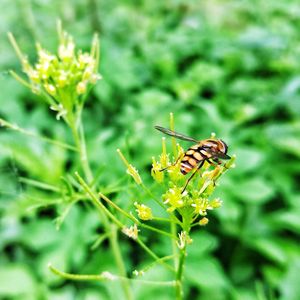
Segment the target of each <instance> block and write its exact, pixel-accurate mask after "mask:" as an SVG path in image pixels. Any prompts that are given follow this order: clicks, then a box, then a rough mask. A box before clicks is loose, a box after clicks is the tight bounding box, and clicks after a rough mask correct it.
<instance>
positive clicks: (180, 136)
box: [154, 126, 198, 143]
mask: <svg viewBox="0 0 300 300" xmlns="http://www.w3.org/2000/svg"><path fill="white" fill-rule="evenodd" d="M154 127H155V129H157V130H159V131H161V132H162V133H164V134H167V135H170V136H173V137H175V138H177V139H180V140H184V141H189V142H195V143H198V141H197V140H195V139H193V138H191V137H189V136H186V135H184V134H181V133H178V132H176V131H173V130H170V129H167V128H164V127H161V126H154Z"/></svg>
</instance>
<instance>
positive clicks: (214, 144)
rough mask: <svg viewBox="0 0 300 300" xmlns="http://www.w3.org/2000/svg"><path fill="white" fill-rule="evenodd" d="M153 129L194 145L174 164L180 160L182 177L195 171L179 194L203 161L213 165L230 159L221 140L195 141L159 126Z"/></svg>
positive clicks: (226, 148) (226, 147)
mask: <svg viewBox="0 0 300 300" xmlns="http://www.w3.org/2000/svg"><path fill="white" fill-rule="evenodd" d="M155 129H157V130H159V131H161V132H162V133H164V134H167V135H170V136H173V137H175V138H178V139H180V140H184V141H188V142H193V143H195V144H194V145H193V146H191V147H190V148H189V149H188V150H187V151H186V152H185V153H184V155H183V157H182V156H180V157H178V159H177V160H176V162H175V164H174V165H176V164H177V162H178V160H179V159H180V158H181V161H180V172H181V173H182V174H183V175H186V174H187V173H189V172H191V171H192V170H193V169H195V171H194V172H193V173H192V175H191V176H190V177H189V178H188V180H187V181H186V183H185V185H184V188H183V190H182V192H181V193H183V192H184V191H185V189H186V187H187V185H188V184H189V182H190V181H191V179H192V178H193V176H194V175H195V174H196V173H197V171H198V170H199V169H200V168H201V167H202V166H203V164H204V162H205V161H207V162H209V163H210V164H212V165H213V164H214V163H217V164H221V161H220V159H230V158H231V157H230V156H229V155H227V150H228V146H227V145H226V143H225V142H224V141H222V140H218V139H214V138H210V139H206V140H201V141H197V140H196V139H194V138H191V137H188V136H186V135H184V134H181V133H178V132H175V131H173V130H170V129H167V128H164V127H161V126H155ZM167 168H168V167H166V168H164V169H162V170H161V171H164V170H165V169H167Z"/></svg>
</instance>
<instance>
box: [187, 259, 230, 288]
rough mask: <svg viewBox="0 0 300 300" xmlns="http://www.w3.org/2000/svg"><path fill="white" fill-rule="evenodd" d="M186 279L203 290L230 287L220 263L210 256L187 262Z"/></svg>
mask: <svg viewBox="0 0 300 300" xmlns="http://www.w3.org/2000/svg"><path fill="white" fill-rule="evenodd" d="M185 277H186V278H188V280H189V281H190V282H191V283H193V284H195V285H196V286H198V287H201V288H203V289H208V290H209V289H215V288H216V289H222V288H224V289H225V288H226V287H228V285H229V282H228V280H227V278H226V275H225V273H224V271H223V269H222V267H221V266H220V264H219V262H218V261H217V260H216V259H214V258H212V257H209V256H205V257H204V256H202V257H201V256H199V257H198V258H196V257H194V258H191V259H190V260H189V259H188V260H187V262H186V269H185Z"/></svg>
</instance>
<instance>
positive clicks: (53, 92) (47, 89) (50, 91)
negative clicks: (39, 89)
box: [44, 83, 56, 96]
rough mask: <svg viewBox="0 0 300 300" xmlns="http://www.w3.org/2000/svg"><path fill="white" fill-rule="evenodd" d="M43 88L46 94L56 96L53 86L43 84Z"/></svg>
mask: <svg viewBox="0 0 300 300" xmlns="http://www.w3.org/2000/svg"><path fill="white" fill-rule="evenodd" d="M44 88H45V90H46V91H47V93H48V94H49V95H51V96H55V94H56V89H55V86H54V85H53V84H48V83H45V84H44Z"/></svg>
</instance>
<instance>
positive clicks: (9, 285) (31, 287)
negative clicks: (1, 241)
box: [0, 264, 36, 300]
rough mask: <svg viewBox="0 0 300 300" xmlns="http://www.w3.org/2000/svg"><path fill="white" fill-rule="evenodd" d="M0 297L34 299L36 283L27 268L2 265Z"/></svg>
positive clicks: (16, 265) (0, 270)
mask: <svg viewBox="0 0 300 300" xmlns="http://www.w3.org/2000/svg"><path fill="white" fill-rule="evenodd" d="M0 281H1V284H0V296H1V297H3V298H5V297H17V296H19V297H24V298H23V299H28V300H29V299H32V300H33V299H35V291H36V290H35V289H36V283H35V279H34V277H33V275H32V274H31V272H30V271H29V270H28V268H27V267H25V266H24V265H21V264H15V265H14V264H12V265H2V266H1V269H0Z"/></svg>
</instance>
